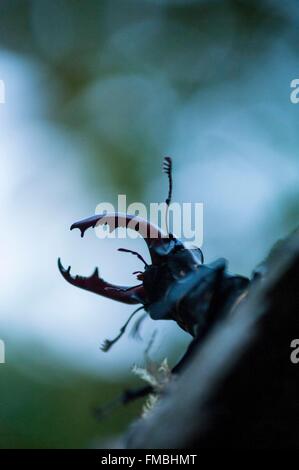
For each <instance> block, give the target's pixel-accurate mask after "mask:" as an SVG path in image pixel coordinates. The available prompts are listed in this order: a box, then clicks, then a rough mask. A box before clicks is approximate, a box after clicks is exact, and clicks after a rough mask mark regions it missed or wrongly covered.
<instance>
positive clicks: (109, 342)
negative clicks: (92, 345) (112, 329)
mask: <svg viewBox="0 0 299 470" xmlns="http://www.w3.org/2000/svg"><path fill="white" fill-rule="evenodd" d="M142 309H143V306H141V307H138V308H137V309H136V310H134V312H133V313H131V315H130V316H129V318H128V320H127V321H126V323H125V324H124V325H123V326H122V327H121V329H120V330H119V334H118V335H117V336H116V337H115V338H114V339H105V341H104V342H103V344H102V346H101V350H102V351H104V352H107V351H109V349H110V348H111V347H112V346H113V345H114V344H115V343H116V342H117V341H118V340H119V339H120V338H121V337H122V335H123V334H124V332H125V331H126V328H127V326H128V324H129V323H130V321H131V319H132V318H133V316H134V315H135V314H136V313H137V312H139V311H140V310H142Z"/></svg>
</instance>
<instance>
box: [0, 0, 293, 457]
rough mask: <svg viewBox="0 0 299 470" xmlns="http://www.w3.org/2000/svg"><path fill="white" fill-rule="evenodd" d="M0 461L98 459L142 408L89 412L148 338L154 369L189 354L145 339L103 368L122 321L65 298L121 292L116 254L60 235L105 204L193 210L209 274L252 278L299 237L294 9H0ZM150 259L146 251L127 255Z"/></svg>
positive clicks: (181, 1)
mask: <svg viewBox="0 0 299 470" xmlns="http://www.w3.org/2000/svg"><path fill="white" fill-rule="evenodd" d="M0 24H1V27H0V79H1V80H4V82H5V91H6V102H5V104H1V105H0V162H1V166H0V195H1V197H0V214H1V232H0V247H1V248H0V250H1V273H0V278H1V279H0V280H1V294H0V338H1V339H3V340H4V341H5V345H6V364H3V365H2V364H1V365H0V384H1V387H0V389H1V399H0V427H1V433H0V446H1V448H6V447H10V448H14V447H34V448H44V447H50V448H51V447H55V448H57V447H58V448H61V447H65V448H70V447H71V448H76V447H94V446H101V445H103V442H107V440H109V439H110V438H113V437H116V436H117V435H119V434H120V433H121V432H122V431H123V430H124V429H125V428H126V426H127V424H128V423H129V422H130V420H131V419H132V418H133V417H134V416H138V414H139V412H140V408H141V404H140V403H137V404H135V405H132V406H130V407H129V408H127V409H124V408H120V409H119V410H117V412H116V413H114V414H113V415H112V416H111V417H109V418H108V419H107V420H105V421H102V422H98V421H96V419H95V417H94V415H93V412H92V409H93V407H95V406H97V405H100V404H102V403H105V402H107V401H109V400H110V399H111V398H113V397H114V396H117V395H118V393H120V391H121V390H122V389H123V388H124V387H125V386H128V385H129V384H132V383H135V385H136V384H137V385H138V383H139V382H138V381H136V379H134V377H133V376H132V374H131V372H130V369H131V366H132V365H133V364H134V363H138V364H142V363H143V361H144V354H143V352H144V349H145V348H146V345H147V344H148V341H149V339H150V337H151V335H152V332H153V330H154V329H155V328H157V330H158V337H157V340H156V341H155V344H154V347H153V352H152V354H153V357H154V358H155V359H157V360H160V359H162V358H163V357H165V356H167V357H169V358H170V361H171V362H172V361H174V359H175V356H178V355H180V354H181V353H182V352H183V350H184V347H185V345H186V344H187V342H188V341H189V339H188V337H187V335H185V334H184V333H181V332H179V331H178V328H177V327H176V326H175V325H170V324H164V323H163V322H161V325H160V324H158V325H153V324H152V322H151V321H150V320H149V321H147V322H146V323H145V325H144V328H143V330H142V333H143V341H142V342H139V343H136V342H134V341H132V340H130V339H129V338H124V339H123V340H122V341H121V342H120V343H119V344H117V345H116V346H115V348H114V349H113V350H112V351H111V353H110V352H109V354H107V355H105V354H104V353H102V352H101V351H100V349H99V345H100V342H101V341H102V340H103V339H104V338H106V337H109V338H110V337H113V336H114V335H115V333H116V332H117V331H118V329H119V327H120V326H121V325H122V323H123V321H124V320H125V319H126V318H127V315H128V313H130V312H131V309H130V308H128V307H127V306H122V305H121V304H113V302H111V301H108V300H105V299H99V298H97V297H96V296H94V295H93V294H90V293H87V292H84V291H80V290H76V289H75V288H73V287H72V286H70V285H67V284H66V283H65V281H64V280H63V279H62V278H61V277H60V275H59V273H58V270H57V267H56V260H57V257H58V256H61V257H62V261H63V262H64V263H65V264H66V265H68V264H72V272H79V273H82V274H89V273H90V272H91V271H92V270H93V268H94V266H95V265H99V266H100V269H101V273H102V274H103V277H104V278H106V279H108V280H110V281H112V282H118V283H130V284H131V283H132V282H133V280H134V278H133V277H132V275H131V272H133V271H134V270H136V269H139V268H140V266H139V265H138V262H137V260H136V259H135V258H133V257H130V256H127V257H126V255H124V254H120V253H116V248H118V247H119V246H120V245H119V241H117V240H115V241H114V240H107V241H106V240H105V241H103V242H99V240H97V239H96V237H95V236H94V234H93V233H92V232H91V233H89V234H87V235H86V238H85V239H84V241H82V240H81V239H80V237H79V235H78V234H76V233H70V232H69V231H68V228H69V226H70V224H71V223H72V222H74V221H76V220H79V219H80V218H83V217H87V216H89V215H93V213H94V211H95V207H96V205H97V204H98V203H99V202H102V201H109V202H111V203H113V204H116V201H117V195H118V194H126V195H127V198H128V202H133V201H142V202H144V203H146V204H149V203H150V202H159V201H163V200H164V199H165V195H166V189H167V188H166V182H165V177H163V176H162V174H161V164H162V158H163V156H164V155H166V154H170V155H172V157H173V160H174V180H175V188H174V200H176V201H179V202H189V201H193V202H203V203H204V244H203V247H202V248H203V251H204V253H205V257H206V259H207V261H211V260H212V259H214V258H216V257H217V256H223V257H225V258H227V259H228V260H229V262H230V268H231V270H232V271H233V272H239V273H241V274H245V275H248V274H250V272H251V270H252V269H253V267H254V266H255V264H257V263H258V262H259V261H260V260H261V259H262V258H263V256H264V255H265V253H266V252H267V250H268V249H269V248H270V246H271V245H272V244H273V243H274V242H275V241H276V240H277V239H278V238H279V237H282V236H284V235H285V234H286V233H288V231H290V230H291V229H293V228H294V227H295V226H296V225H297V223H298V220H299V203H298V201H299V198H298V196H299V189H298V188H299V186H298V182H299V166H298V163H299V162H298V143H299V133H298V118H299V105H298V107H297V106H296V105H294V104H292V103H291V102H290V91H291V89H290V82H291V80H293V79H294V78H298V55H299V52H298V42H299V28H298V26H299V5H298V2H297V1H296V0H294V1H285V2H281V1H278V0H258V1H257V0H256V1H255V0H250V1H249V0H247V1H246V0H230V1H229V0H209V1H208V0H197V1H195V0H194V1H192V0H131V1H130V0H118V1H117V0H111V1H108V0H97V1H96V0H86V1H78V0H31V1H26V0H1V3H0ZM124 245H125V246H126V247H127V248H132V249H136V250H139V251H140V252H141V253H142V254H144V256H147V253H146V250H145V247H144V245H143V242H142V241H141V240H137V241H132V240H125V242H124V243H123V244H122V246H124Z"/></svg>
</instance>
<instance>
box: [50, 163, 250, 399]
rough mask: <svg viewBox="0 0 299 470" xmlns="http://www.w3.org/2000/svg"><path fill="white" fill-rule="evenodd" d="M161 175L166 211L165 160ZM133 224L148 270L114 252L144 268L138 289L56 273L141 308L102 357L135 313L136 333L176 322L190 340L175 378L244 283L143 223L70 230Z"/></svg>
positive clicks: (98, 220) (122, 219)
mask: <svg viewBox="0 0 299 470" xmlns="http://www.w3.org/2000/svg"><path fill="white" fill-rule="evenodd" d="M164 172H165V173H166V174H167V176H168V181H169V191H168V197H167V199H166V201H165V202H166V204H167V208H168V207H169V205H170V203H171V197H172V160H171V159H170V157H165V159H164ZM132 221H134V222H135V225H134V226H135V229H136V230H137V231H138V232H139V233H140V234H141V235H142V236H143V238H144V240H145V242H146V243H147V246H148V249H149V253H150V257H151V264H150V265H149V264H147V263H146V262H145V260H144V259H143V258H142V257H141V256H140V255H139V254H138V253H136V252H135V251H132V250H126V249H123V248H120V249H119V250H120V251H124V252H129V253H132V254H134V255H136V256H137V257H138V258H139V259H140V260H141V261H142V262H143V263H144V271H143V272H140V271H138V272H137V279H138V280H139V281H140V282H139V283H138V285H136V286H133V287H125V286H117V285H113V284H110V283H108V282H106V281H104V279H102V278H101V277H100V276H99V273H98V269H97V268H96V270H95V271H94V273H93V274H92V275H91V276H90V277H82V276H75V277H74V276H72V275H71V274H70V269H71V268H70V267H69V268H68V269H65V268H64V267H63V266H62V264H61V261H60V259H59V260H58V267H59V270H60V272H61V274H62V276H63V277H64V279H65V280H66V281H68V282H69V283H70V284H73V285H74V286H76V287H80V288H82V289H85V290H88V291H91V292H94V293H96V294H99V295H102V296H104V297H108V298H110V299H112V300H117V301H119V302H123V303H126V304H141V307H139V308H138V309H137V310H135V311H134V312H133V313H132V314H131V316H130V317H129V319H128V321H127V322H126V323H125V325H124V326H123V327H122V328H121V330H120V333H119V335H118V336H117V337H116V338H115V339H113V340H106V341H105V342H104V344H103V346H102V349H103V350H104V351H108V350H109V348H110V347H111V346H112V345H113V344H114V343H115V342H116V341H117V340H118V339H119V338H120V337H121V336H122V334H123V333H124V332H125V330H126V327H127V325H128V323H129V321H130V320H131V318H132V317H133V316H134V315H135V314H136V313H137V312H139V311H140V310H144V311H145V312H146V314H143V316H142V317H140V319H139V320H137V322H136V324H135V326H134V328H135V331H137V330H138V327H139V325H140V323H141V321H142V320H143V319H144V318H145V315H147V314H148V315H149V316H150V317H151V318H152V319H153V320H174V321H176V322H177V324H178V325H179V326H180V327H181V328H182V329H183V330H185V331H186V332H188V333H189V334H190V335H191V336H192V337H193V341H192V342H191V344H190V346H189V348H188V350H187V352H186V354H185V355H184V356H183V358H182V359H181V361H180V362H179V363H178V364H177V365H176V366H175V367H174V369H173V372H174V373H176V372H178V371H179V370H180V369H181V368H182V366H183V365H184V364H185V363H186V359H188V358H189V356H190V354H191V353H192V351H193V350H194V346H195V344H196V343H197V342H198V341H199V340H201V339H203V338H204V336H205V335H206V334H207V333H208V331H209V330H210V329H211V327H212V326H214V325H215V323H216V322H218V321H219V320H220V319H221V318H223V317H224V315H225V314H226V313H227V312H228V311H229V310H230V309H231V307H232V305H233V304H235V303H236V302H237V301H238V299H240V298H241V297H242V296H243V295H244V293H246V291H247V288H248V284H249V279H247V278H246V277H243V276H239V275H231V274H229V273H228V272H227V270H226V268H227V263H226V261H225V260H224V259H218V260H216V261H214V262H213V263H210V264H204V257H203V254H202V251H201V250H200V248H193V249H190V248H187V247H185V245H184V244H183V243H182V242H181V241H180V240H178V239H177V238H176V237H175V236H174V235H173V234H171V233H167V234H165V233H164V232H162V230H160V229H159V228H158V227H156V226H154V225H153V224H151V223H150V222H148V221H147V220H144V219H142V218H139V217H136V216H133V215H129V214H123V213H110V214H107V213H106V214H99V215H94V216H92V217H90V218H87V219H84V220H81V221H79V222H76V223H74V224H73V225H72V226H71V230H73V229H75V228H78V229H79V230H80V232H81V237H83V236H84V233H85V231H86V230H87V229H88V228H91V227H93V228H94V227H96V226H97V225H102V224H105V225H107V224H108V226H109V228H110V230H115V229H116V228H118V227H126V228H128V226H131V223H132ZM150 391H151V390H150V387H146V388H145V389H143V392H144V393H143V392H142V393H139V392H138V393H137V394H135V395H134V398H135V396H142V395H143V394H145V393H148V392H150ZM132 396H133V395H132V394H129V395H128V394H127V395H126V397H127V399H126V398H125V397H124V399H123V402H127V401H129V399H131V398H132Z"/></svg>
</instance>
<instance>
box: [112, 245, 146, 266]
mask: <svg viewBox="0 0 299 470" xmlns="http://www.w3.org/2000/svg"><path fill="white" fill-rule="evenodd" d="M117 251H121V252H122V253H132V255H135V256H137V258H138V259H140V261H142V263H144V266H148V264H147V262H146V261H145V260H144V259H143V257H142V256H141V255H140V254H139V253H137V251H133V250H128V249H127V248H118V249H117Z"/></svg>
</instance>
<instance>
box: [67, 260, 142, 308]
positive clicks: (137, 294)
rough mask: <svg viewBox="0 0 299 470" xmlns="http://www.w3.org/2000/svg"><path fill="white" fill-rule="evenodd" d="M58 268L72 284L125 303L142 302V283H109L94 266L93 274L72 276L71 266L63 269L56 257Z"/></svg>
mask: <svg viewBox="0 0 299 470" xmlns="http://www.w3.org/2000/svg"><path fill="white" fill-rule="evenodd" d="M58 269H59V271H60V273H61V274H62V276H63V277H64V279H65V280H66V281H67V282H69V283H70V284H72V285H73V286H76V287H80V288H81V289H85V290H88V291H91V292H94V293H95V294H99V295H102V296H104V297H108V298H109V299H112V300H117V301H119V302H123V303H126V304H140V303H142V304H143V303H144V289H143V286H142V285H137V286H134V287H126V286H116V285H114V284H110V283H109V282H106V281H104V279H102V278H101V277H100V276H99V270H98V268H95V270H94V272H93V274H92V275H91V276H89V277H85V276H79V275H77V276H72V275H71V267H70V266H69V267H68V269H65V268H64V267H63V265H62V263H61V260H60V258H59V259H58Z"/></svg>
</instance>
